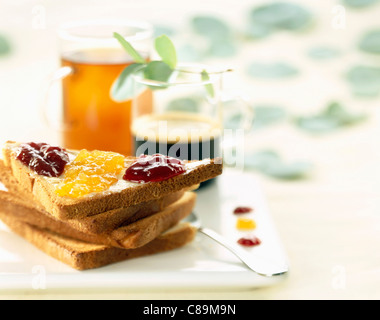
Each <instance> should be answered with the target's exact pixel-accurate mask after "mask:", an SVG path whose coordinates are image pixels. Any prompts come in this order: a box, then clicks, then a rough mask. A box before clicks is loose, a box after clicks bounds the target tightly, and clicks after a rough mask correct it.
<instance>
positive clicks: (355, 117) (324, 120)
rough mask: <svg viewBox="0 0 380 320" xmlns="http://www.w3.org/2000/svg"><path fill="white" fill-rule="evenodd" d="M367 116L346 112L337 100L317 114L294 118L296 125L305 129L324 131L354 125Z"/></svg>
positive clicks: (314, 131) (316, 131) (317, 131)
mask: <svg viewBox="0 0 380 320" xmlns="http://www.w3.org/2000/svg"><path fill="white" fill-rule="evenodd" d="M366 118H367V116H366V115H364V114H354V113H350V112H348V111H347V110H346V109H344V108H343V106H342V105H341V104H340V103H338V102H333V103H330V104H329V105H328V106H327V107H326V108H325V109H324V110H322V111H321V112H320V113H319V114H316V115H312V116H305V117H298V118H296V119H295V123H296V125H297V126H298V127H299V128H300V129H303V130H305V131H309V132H313V133H326V132H330V131H334V130H336V129H339V128H342V127H345V126H349V125H354V124H357V123H360V122H362V121H364V120H365V119H366Z"/></svg>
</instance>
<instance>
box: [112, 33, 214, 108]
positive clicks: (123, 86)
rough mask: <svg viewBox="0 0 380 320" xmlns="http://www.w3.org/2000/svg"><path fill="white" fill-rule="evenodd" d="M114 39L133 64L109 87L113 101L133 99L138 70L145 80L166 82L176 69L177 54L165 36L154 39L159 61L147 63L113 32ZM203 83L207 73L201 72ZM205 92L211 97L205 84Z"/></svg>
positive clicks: (157, 87) (156, 87)
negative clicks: (135, 74)
mask: <svg viewBox="0 0 380 320" xmlns="http://www.w3.org/2000/svg"><path fill="white" fill-rule="evenodd" d="M114 37H115V38H116V39H117V40H118V41H119V43H120V44H121V46H122V47H123V48H124V50H125V51H126V52H127V53H128V54H129V55H130V57H131V58H132V59H133V61H134V63H132V64H130V65H128V66H127V67H126V68H125V69H124V70H123V71H122V72H121V73H120V75H119V76H118V77H117V79H116V80H115V81H114V83H113V84H112V87H111V97H112V99H114V100H115V101H119V102H122V101H126V100H129V99H131V98H132V97H133V91H134V90H133V81H132V76H133V74H134V73H135V72H136V71H138V70H139V69H140V68H141V69H142V70H143V76H144V78H145V79H149V80H154V81H159V82H167V81H168V80H169V79H170V77H171V76H172V74H173V72H174V71H175V70H176V68H177V63H178V61H177V52H176V48H175V46H174V44H173V42H172V41H171V40H170V39H169V37H168V36H166V35H161V36H158V37H156V38H155V41H154V48H155V50H156V52H157V54H158V55H159V56H160V58H161V60H153V61H147V60H146V59H145V58H144V57H142V56H141V54H140V53H139V52H138V51H137V50H136V49H135V48H134V47H133V46H132V45H131V44H130V43H129V42H128V41H127V40H126V39H125V38H124V37H123V36H121V35H120V34H119V33H117V32H115V33H114ZM201 78H202V80H203V81H205V80H209V75H208V73H207V72H206V71H205V70H203V71H202V73H201ZM205 86H206V90H207V92H208V93H209V94H210V95H213V88H212V86H211V84H206V85H205ZM150 88H151V89H153V90H156V89H164V88H165V87H163V86H150Z"/></svg>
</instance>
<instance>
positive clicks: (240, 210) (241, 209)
mask: <svg viewBox="0 0 380 320" xmlns="http://www.w3.org/2000/svg"><path fill="white" fill-rule="evenodd" d="M252 211H253V209H252V208H250V207H237V208H236V209H235V210H234V214H242V213H248V212H252Z"/></svg>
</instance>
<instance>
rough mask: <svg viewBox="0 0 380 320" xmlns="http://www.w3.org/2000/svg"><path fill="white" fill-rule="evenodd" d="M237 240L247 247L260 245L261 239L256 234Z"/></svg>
mask: <svg viewBox="0 0 380 320" xmlns="http://www.w3.org/2000/svg"><path fill="white" fill-rule="evenodd" d="M237 242H238V243H239V244H241V245H242V246H245V247H253V246H257V245H259V244H260V243H261V240H260V239H259V238H257V237H255V236H252V237H243V238H240V239H239V240H238V241H237Z"/></svg>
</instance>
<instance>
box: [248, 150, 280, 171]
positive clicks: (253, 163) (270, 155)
mask: <svg viewBox="0 0 380 320" xmlns="http://www.w3.org/2000/svg"><path fill="white" fill-rule="evenodd" d="M244 160H245V162H244V164H245V167H247V168H249V169H256V170H260V171H263V170H265V169H266V168H267V167H269V166H274V165H276V164H277V163H279V162H280V161H281V158H280V156H279V155H278V153H277V152H275V151H273V150H262V151H258V152H255V153H253V154H248V155H247V156H246V157H245V159H244Z"/></svg>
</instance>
